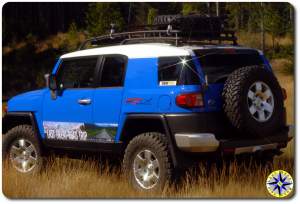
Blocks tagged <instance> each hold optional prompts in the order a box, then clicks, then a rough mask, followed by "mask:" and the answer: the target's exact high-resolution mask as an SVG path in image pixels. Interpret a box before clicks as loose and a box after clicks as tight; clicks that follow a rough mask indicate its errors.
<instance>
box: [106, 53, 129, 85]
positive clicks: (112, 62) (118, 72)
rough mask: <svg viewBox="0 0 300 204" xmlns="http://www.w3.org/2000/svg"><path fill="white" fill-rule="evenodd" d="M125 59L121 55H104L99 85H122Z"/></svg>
mask: <svg viewBox="0 0 300 204" xmlns="http://www.w3.org/2000/svg"><path fill="white" fill-rule="evenodd" d="M125 66H126V59H125V58H124V57H121V56H112V57H105V59H104V64H103V69H102V74H101V80H100V86H101V87H115V86H123V76H124V72H125Z"/></svg>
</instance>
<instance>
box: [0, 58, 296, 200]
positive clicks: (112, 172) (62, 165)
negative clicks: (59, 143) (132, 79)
mask: <svg viewBox="0 0 300 204" xmlns="http://www.w3.org/2000/svg"><path fill="white" fill-rule="evenodd" d="M281 65H282V64H281V63H280V61H274V62H273V66H274V70H275V71H276V74H277V76H278V78H279V81H280V84H281V85H282V87H284V88H285V89H286V90H287V94H288V99H287V100H286V101H285V105H286V107H287V114H288V123H289V124H294V78H293V76H290V75H284V74H282V73H281V72H280V69H279V67H280V66H281ZM104 161H105V160H104ZM100 163H101V162H100ZM107 166H109V165H107V164H106V162H103V163H101V164H99V162H98V161H96V160H92V159H88V160H86V159H84V160H75V159H69V158H52V157H51V158H49V159H48V164H47V167H46V168H45V169H46V170H44V171H43V172H42V173H41V174H39V175H35V176H23V175H19V174H17V173H16V172H14V171H11V170H10V169H9V168H8V167H7V166H5V167H4V168H3V184H2V187H3V193H4V194H5V195H6V196H7V197H9V198H151V197H152V198H153V197H155V198H272V197H271V196H270V195H269V194H268V192H267V190H266V187H265V181H266V178H267V175H268V174H269V173H271V171H272V170H277V169H283V170H286V171H288V172H289V173H290V174H291V175H292V176H293V175H294V140H292V141H291V142H290V143H289V145H288V147H287V148H286V149H285V150H284V154H282V155H280V156H278V157H275V162H274V165H273V167H272V169H268V168H262V167H261V166H254V167H252V168H246V167H244V166H243V165H237V164H236V162H232V163H231V165H230V167H229V171H228V172H227V173H226V171H225V169H223V170H222V171H221V172H217V170H216V168H213V169H212V170H211V171H209V172H208V173H207V172H206V171H205V168H204V167H203V166H201V165H200V167H199V169H197V170H191V171H189V172H188V173H187V174H186V175H184V176H183V177H182V179H181V181H182V182H181V184H180V185H179V186H177V187H175V186H171V187H169V188H166V189H165V190H164V191H162V192H159V193H152V194H144V193H140V192H137V191H135V190H133V189H132V188H131V187H130V186H129V185H128V184H127V180H126V179H125V178H123V177H122V175H121V174H120V173H119V171H120V169H119V168H118V167H117V166H116V167H114V168H108V167H107Z"/></svg>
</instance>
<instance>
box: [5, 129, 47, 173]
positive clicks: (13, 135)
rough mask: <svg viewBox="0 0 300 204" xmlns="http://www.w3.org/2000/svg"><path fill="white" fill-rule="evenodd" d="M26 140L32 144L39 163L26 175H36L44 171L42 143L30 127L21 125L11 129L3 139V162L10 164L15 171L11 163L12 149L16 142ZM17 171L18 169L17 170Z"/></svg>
mask: <svg viewBox="0 0 300 204" xmlns="http://www.w3.org/2000/svg"><path fill="white" fill-rule="evenodd" d="M18 139H26V140H28V141H30V142H31V143H32V145H33V146H34V147H35V149H36V153H37V163H36V165H35V167H34V168H33V169H32V170H31V171H29V172H26V173H24V174H36V173H39V172H40V171H41V169H42V165H43V158H42V149H41V144H40V141H39V140H38V138H37V136H36V134H35V132H34V129H33V127H32V126H30V125H19V126H16V127H14V128H12V129H10V130H9V131H8V132H7V133H6V134H5V135H3V138H2V161H4V162H5V164H8V165H9V166H10V167H11V169H15V168H14V167H13V165H12V163H11V161H10V158H9V157H10V148H11V146H12V144H13V142H14V141H15V140H18ZM15 170H16V169H15ZM16 171H17V172H19V171H18V170H16Z"/></svg>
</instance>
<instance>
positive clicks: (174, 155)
mask: <svg viewBox="0 0 300 204" xmlns="http://www.w3.org/2000/svg"><path fill="white" fill-rule="evenodd" d="M141 119H144V120H147V119H149V120H159V121H160V122H161V124H162V126H163V129H164V133H165V135H166V138H167V141H168V149H169V152H170V155H171V159H172V163H173V166H174V167H179V166H180V164H179V156H180V150H179V149H178V148H177V145H176V141H175V139H174V137H173V136H172V134H171V131H170V128H169V125H168V121H167V120H166V117H165V115H164V114H129V115H128V116H127V117H126V120H125V122H124V126H123V129H122V131H121V138H120V139H121V140H122V139H123V137H122V135H124V132H125V131H126V130H125V127H126V123H128V122H129V121H132V120H141Z"/></svg>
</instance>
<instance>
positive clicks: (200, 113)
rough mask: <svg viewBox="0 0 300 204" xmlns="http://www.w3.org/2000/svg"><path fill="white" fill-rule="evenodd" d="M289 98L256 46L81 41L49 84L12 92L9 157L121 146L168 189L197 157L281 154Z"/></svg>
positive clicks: (131, 174) (34, 166)
mask: <svg viewBox="0 0 300 204" xmlns="http://www.w3.org/2000/svg"><path fill="white" fill-rule="evenodd" d="M155 32H160V31H155ZM161 32H162V31H161ZM168 32H169V33H170V32H173V33H174V32H175V31H170V30H168V31H167V35H169V34H168ZM145 33H146V34H147V33H148V32H145ZM129 34H130V33H129ZM129 34H128V33H126V35H129ZM122 35H123V34H122ZM131 37H132V36H131ZM116 38H117V37H114V38H112V34H110V35H108V36H106V38H105V39H116ZM160 38H161V36H160ZM128 39H129V38H128ZM95 40H96V41H97V40H102V39H92V40H91V42H94V41H95ZM176 40H177V39H176ZM92 44H93V43H92ZM284 97H285V94H284V91H283V90H282V89H281V87H280V85H279V83H278V81H277V79H276V78H275V76H274V74H273V72H272V69H271V66H270V64H269V63H268V61H267V60H266V58H265V57H264V55H263V54H262V52H260V51H258V50H256V49H250V48H245V47H240V46H237V45H220V44H217V45H211V44H206V45H187V44H185V45H183V46H179V45H178V44H177V41H176V45H172V44H170V43H148V42H146V43H145V42H144V43H138V42H134V43H131V44H122V45H114V46H104V47H100V48H91V49H81V50H79V51H76V52H72V53H69V54H65V55H63V56H61V57H60V58H59V60H58V61H57V63H56V65H55V66H54V69H53V71H52V73H51V74H50V75H48V78H47V87H46V88H43V89H41V90H36V91H31V92H27V93H24V94H21V95H18V96H15V97H13V98H12V99H10V100H9V101H8V110H7V113H6V114H5V116H4V117H3V134H4V136H3V148H2V149H3V158H4V159H8V161H9V164H10V165H11V166H13V167H14V169H16V170H17V171H19V172H23V173H26V174H28V173H30V174H31V173H36V172H38V171H40V170H41V168H42V166H43V162H44V160H43V157H44V156H45V155H46V152H47V150H49V149H60V150H69V149H72V150H74V151H94V152H95V151H96V152H109V153H111V154H113V153H114V154H117V155H119V156H120V157H122V158H123V169H124V173H126V174H127V175H128V178H129V181H130V182H131V183H132V185H133V186H134V187H136V188H137V189H140V190H158V189H162V188H163V187H164V186H165V184H166V183H167V182H169V181H170V179H172V176H173V175H174V172H175V170H176V169H180V168H183V166H184V165H185V164H186V161H187V160H188V159H189V158H191V157H195V156H196V157H198V156H199V157H200V156H203V155H212V156H214V157H215V158H217V157H218V156H220V155H239V154H244V153H250V154H252V153H258V152H259V153H260V154H261V155H264V156H263V157H262V158H272V157H273V156H274V155H275V154H277V153H278V152H279V151H280V149H282V148H284V147H286V145H287V143H288V141H289V140H290V138H289V136H288V127H287V126H286V118H285V115H286V113H285V108H284V104H283V100H284ZM269 155H271V156H269Z"/></svg>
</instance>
